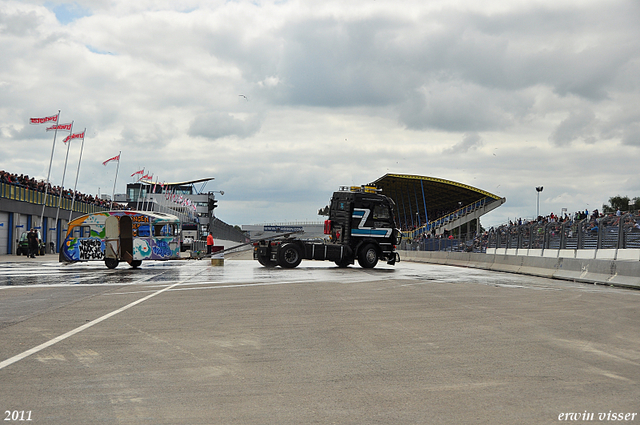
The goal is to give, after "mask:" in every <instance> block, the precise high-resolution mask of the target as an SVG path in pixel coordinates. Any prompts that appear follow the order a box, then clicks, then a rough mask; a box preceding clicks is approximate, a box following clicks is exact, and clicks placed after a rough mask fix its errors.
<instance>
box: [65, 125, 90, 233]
mask: <svg viewBox="0 0 640 425" xmlns="http://www.w3.org/2000/svg"><path fill="white" fill-rule="evenodd" d="M86 131H87V128H86V127H85V129H84V131H83V132H82V144H81V145H80V159H78V169H77V170H76V182H75V184H74V185H73V198H71V211H69V222H71V215H72V214H73V205H74V203H75V201H76V188H77V187H78V176H79V175H80V161H82V151H83V150H84V134H85V133H86ZM69 143H71V140H69Z"/></svg>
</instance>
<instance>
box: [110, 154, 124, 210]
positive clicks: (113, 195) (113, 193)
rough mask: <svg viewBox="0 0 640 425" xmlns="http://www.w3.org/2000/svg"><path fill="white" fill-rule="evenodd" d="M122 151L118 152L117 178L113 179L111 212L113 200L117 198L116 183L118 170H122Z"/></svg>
mask: <svg viewBox="0 0 640 425" xmlns="http://www.w3.org/2000/svg"><path fill="white" fill-rule="evenodd" d="M121 153H122V151H119V152H118V166H117V167H116V177H115V178H114V179H113V191H112V192H111V205H110V206H109V210H110V211H112V210H113V198H114V197H115V196H116V181H117V180H118V170H119V169H120V154H121Z"/></svg>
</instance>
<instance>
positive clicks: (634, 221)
mask: <svg viewBox="0 0 640 425" xmlns="http://www.w3.org/2000/svg"><path fill="white" fill-rule="evenodd" d="M487 247H489V248H511V249H514V248H515V249H551V250H560V249H629V248H640V215H638V214H625V215H621V216H605V217H602V218H598V219H590V218H586V219H584V220H580V221H573V220H570V221H565V222H550V223H535V222H534V223H529V224H523V225H512V226H507V225H505V226H500V227H498V228H496V229H491V230H490V231H489V234H488V238H487Z"/></svg>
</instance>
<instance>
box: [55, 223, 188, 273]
mask: <svg viewBox="0 0 640 425" xmlns="http://www.w3.org/2000/svg"><path fill="white" fill-rule="evenodd" d="M179 257H180V220H179V219H178V218H177V217H175V216H173V215H170V214H163V213H159V212H151V211H107V212H100V213H94V214H88V215H84V216H82V217H78V218H76V219H75V220H73V221H71V222H70V223H69V229H68V230H67V236H66V237H65V239H64V241H63V243H62V246H61V247H60V261H61V262H65V263H69V262H77V261H96V260H104V263H105V265H106V266H107V267H108V268H110V269H114V268H116V267H117V266H118V264H119V263H120V261H126V262H127V263H129V265H131V267H133V268H136V267H139V266H140V264H141V263H142V260H174V259H177V258H179Z"/></svg>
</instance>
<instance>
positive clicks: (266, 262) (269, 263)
mask: <svg viewBox="0 0 640 425" xmlns="http://www.w3.org/2000/svg"><path fill="white" fill-rule="evenodd" d="M258 263H260V264H262V265H263V266H265V267H275V266H277V264H276V262H275V261H273V260H271V259H269V258H267V257H261V256H258Z"/></svg>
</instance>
